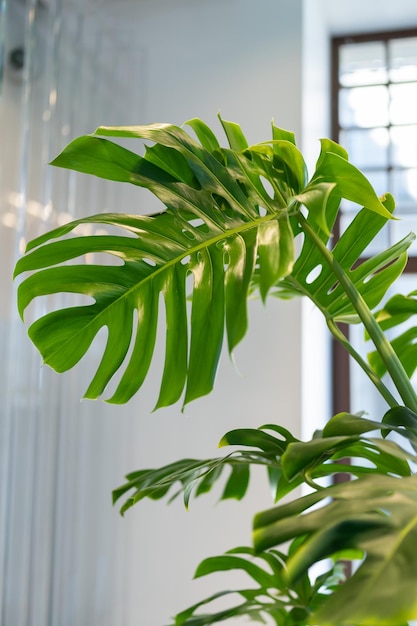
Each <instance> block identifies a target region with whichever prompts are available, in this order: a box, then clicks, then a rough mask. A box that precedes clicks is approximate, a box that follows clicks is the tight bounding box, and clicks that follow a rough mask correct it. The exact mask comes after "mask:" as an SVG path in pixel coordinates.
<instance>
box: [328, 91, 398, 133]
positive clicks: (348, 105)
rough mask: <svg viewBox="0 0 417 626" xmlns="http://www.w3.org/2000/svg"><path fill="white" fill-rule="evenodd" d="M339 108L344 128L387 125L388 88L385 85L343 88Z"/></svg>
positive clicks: (341, 123)
mask: <svg viewBox="0 0 417 626" xmlns="http://www.w3.org/2000/svg"><path fill="white" fill-rule="evenodd" d="M339 108H340V125H341V127H342V128H346V127H352V126H356V127H359V128H370V127H373V126H386V125H387V124H388V89H387V88H386V87H383V86H378V87H358V88H356V89H355V88H353V89H341V91H340V99H339Z"/></svg>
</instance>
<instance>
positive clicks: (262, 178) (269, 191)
mask: <svg viewBox="0 0 417 626" xmlns="http://www.w3.org/2000/svg"><path fill="white" fill-rule="evenodd" d="M259 181H260V183H261V185H262V187H263V188H264V189H265V191H266V193H267V194H268V196H269V197H270V198H271V199H273V198H274V188H273V186H272V184H271V183H270V181H269V180H268V179H267V178H265V176H259Z"/></svg>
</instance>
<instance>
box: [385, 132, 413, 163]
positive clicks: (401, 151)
mask: <svg viewBox="0 0 417 626" xmlns="http://www.w3.org/2000/svg"><path fill="white" fill-rule="evenodd" d="M391 141H392V157H391V158H392V164H393V165H394V166H397V167H417V126H401V127H394V128H391Z"/></svg>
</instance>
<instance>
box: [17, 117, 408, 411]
mask: <svg viewBox="0 0 417 626" xmlns="http://www.w3.org/2000/svg"><path fill="white" fill-rule="evenodd" d="M188 124H189V125H190V126H191V128H192V130H193V131H194V133H195V135H196V136H197V139H198V141H196V140H195V139H192V138H191V136H190V135H189V134H187V133H186V132H185V131H184V130H183V129H182V128H179V127H176V126H172V125H168V124H159V125H150V126H138V127H129V128H119V127H115V128H108V127H104V128H99V129H98V130H97V131H96V133H95V134H94V135H89V136H85V137H80V138H79V139H76V140H75V141H73V142H72V143H71V144H69V146H68V147H67V148H66V149H65V150H64V151H63V152H62V153H61V154H60V155H59V156H58V157H57V158H56V159H55V160H54V161H53V164H54V165H56V166H59V167H64V168H69V169H74V170H77V171H80V172H84V173H87V174H94V175H96V176H99V177H103V178H107V179H111V180H115V181H119V182H128V183H131V184H134V185H138V186H141V187H145V188H147V189H149V190H150V191H151V192H152V193H153V194H155V195H156V196H157V197H158V198H159V199H160V200H161V201H162V202H163V204H164V205H165V207H166V210H165V211H164V212H162V213H160V214H157V215H152V216H140V215H119V214H102V215H97V216H93V217H86V218H83V219H80V220H77V221H75V222H72V223H70V224H68V225H65V226H63V227H61V228H57V229H56V230H54V231H52V232H50V233H48V234H46V235H43V236H41V237H39V238H38V239H36V240H34V241H32V242H31V243H30V244H29V246H28V250H27V254H26V256H25V257H23V258H22V259H21V260H20V261H19V262H18V264H17V267H16V275H18V274H21V273H22V272H32V274H31V275H30V276H29V277H28V278H26V279H25V280H24V281H23V282H22V284H21V285H20V287H19V296H18V298H19V310H20V313H21V315H23V314H24V311H25V309H26V308H27V307H28V305H29V304H30V303H31V301H32V300H33V299H34V298H37V297H39V296H46V295H49V294H54V293H59V292H72V293H76V294H82V295H84V296H90V297H91V298H92V299H93V303H90V302H89V303H88V304H84V305H80V306H73V307H71V308H65V309H62V310H58V311H52V312H50V313H48V314H47V315H45V316H44V317H41V318H40V319H38V320H37V321H36V322H35V323H34V324H33V325H32V326H31V327H30V329H29V335H30V337H31V338H32V340H33V342H34V343H35V345H36V346H37V347H38V349H39V350H40V352H41V354H42V356H43V358H44V361H45V363H47V364H48V365H50V366H51V367H52V368H53V369H55V370H56V371H58V372H63V371H65V370H67V369H69V368H71V367H73V366H74V365H75V364H76V363H77V362H78V361H79V360H80V359H81V358H82V357H83V355H84V354H85V353H86V351H87V350H88V349H89V346H90V345H91V343H92V341H93V339H94V337H95V336H96V335H97V333H98V332H99V331H100V330H101V329H102V328H106V329H107V333H108V338H107V344H106V347H105V349H104V354H103V358H102V360H101V362H100V364H99V366H98V369H97V371H96V373H95V375H94V377H93V379H92V381H91V383H90V385H89V387H88V389H87V391H86V394H85V396H86V397H87V398H97V397H98V396H100V395H101V394H102V393H103V392H104V391H105V390H106V387H107V386H108V384H109V383H110V381H112V380H113V379H114V378H116V380H117V385H116V389H115V391H114V393H113V395H112V396H111V397H110V398H109V401H110V402H114V403H123V402H126V401H128V400H129V399H130V398H131V397H132V396H133V395H134V394H135V393H136V391H137V390H138V389H139V388H140V387H141V385H142V383H143V381H144V379H145V377H146V375H147V372H148V369H149V366H150V363H151V360H152V356H153V350H154V346H155V340H156V332H157V319H158V306H159V301H160V297H161V296H162V298H163V301H164V307H165V321H166V353H165V365H164V371H163V374H162V383H161V389H160V394H159V398H158V401H157V405H156V406H157V407H161V406H167V405H170V404H173V403H175V402H176V401H177V400H178V399H179V398H180V397H181V395H182V394H183V391H184V389H185V394H184V403H187V402H189V401H191V400H193V399H195V398H198V397H200V396H202V395H204V394H206V393H208V392H209V391H210V390H211V389H212V386H213V380H214V377H215V373H216V369H217V364H218V359H219V355H220V352H221V348H222V344H223V337H224V328H225V327H226V333H227V341H228V347H229V351H230V352H231V351H232V350H233V349H234V347H235V346H236V345H237V343H238V342H239V341H240V340H241V339H242V337H243V336H244V334H245V332H246V328H247V310H246V307H247V296H248V293H249V292H250V291H251V290H252V289H253V286H254V285H256V286H257V287H258V288H259V292H260V294H261V297H262V298H263V299H265V298H266V296H267V294H268V292H269V291H270V290H271V288H272V287H273V286H274V285H277V284H278V283H280V281H282V280H283V279H285V278H286V277H288V281H286V283H285V284H284V291H283V293H287V292H289V291H291V292H292V293H297V294H300V293H301V294H308V295H310V297H313V300H314V301H315V302H316V304H318V305H319V307H320V308H321V309H322V310H323V311H324V312H325V314H326V315H327V312H329V315H330V316H334V315H335V313H334V312H333V311H332V307H333V308H335V307H336V309H337V311H336V313H338V312H339V311H340V312H342V313H343V314H348V315H350V314H351V309H352V307H351V304H349V302H348V301H347V299H346V297H345V295H344V293H343V289H342V288H341V287H340V286H337V285H336V286H335V279H334V276H333V274H332V270H331V267H327V268H326V269H325V270H324V269H323V271H322V273H321V275H320V277H319V279H320V281H321V286H320V289H317V288H316V282H313V283H311V281H309V276H310V274H311V270H312V269H314V267H316V266H318V265H321V266H322V267H323V265H324V264H323V259H321V258H320V253H319V252H317V250H316V248H315V246H314V242H313V241H312V240H310V239H309V237H306V238H305V242H304V246H303V249H302V254H301V257H300V258H299V259H298V261H297V263H296V266H295V268H294V270H295V271H294V272H293V273H292V270H293V264H294V236H295V235H296V234H298V233H299V232H300V231H301V230H303V229H304V231H305V230H306V228H308V229H310V230H311V231H312V232H313V233H314V234H315V236H317V237H318V238H319V239H320V241H325V240H326V238H327V239H328V237H329V235H330V229H331V226H332V223H333V221H334V219H335V216H336V213H337V210H338V205H339V200H340V198H341V197H345V198H348V199H349V200H352V201H355V202H358V203H365V204H366V207H367V208H366V210H364V215H365V214H366V215H368V213H369V211H368V209H371V211H372V212H373V217H374V218H375V217H377V218H378V220H379V221H378V220H377V228H380V227H382V225H383V224H384V223H385V221H386V220H387V219H390V217H391V211H392V208H393V206H392V203H391V204H390V203H389V202H388V204H387V206H385V205H384V204H383V203H382V202H381V201H380V200H379V199H378V198H377V196H376V195H375V192H374V191H373V189H372V187H371V186H370V184H369V182H368V181H367V180H366V178H365V177H364V176H363V175H362V174H361V173H360V172H359V171H358V170H357V169H356V168H354V166H353V165H351V164H350V163H349V162H348V161H347V158H346V154H345V152H344V151H343V149H342V148H340V146H337V145H336V144H333V143H332V142H328V141H323V142H322V152H321V155H320V158H319V161H318V165H317V170H316V172H315V174H314V176H313V178H312V179H311V181H310V182H309V183H308V184H307V174H306V167H305V164H304V160H303V157H302V155H301V153H300V152H299V150H298V149H297V147H296V146H295V142H294V136H293V135H292V133H289V132H288V131H284V130H280V129H278V128H277V127H276V126H274V125H273V127H272V130H273V138H272V140H271V141H270V142H267V143H261V144H257V145H255V146H252V147H249V146H248V144H247V142H246V139H245V137H244V135H243V133H242V131H241V129H240V127H239V126H238V125H236V124H233V123H231V122H226V121H224V120H222V124H223V128H224V130H225V133H226V136H227V139H228V142H229V148H221V147H220V145H219V143H218V141H217V139H216V137H215V136H214V134H213V133H212V131H211V130H210V129H209V128H208V127H207V126H206V125H205V124H203V122H201V121H200V120H191V121H190V122H189V123H188ZM99 135H100V136H99ZM104 136H114V137H122V138H140V139H141V140H146V141H149V142H151V143H152V145H151V146H150V147H149V146H148V147H147V148H146V151H145V155H144V156H143V157H142V156H139V155H137V154H135V153H133V152H131V151H129V150H126V149H125V148H124V147H121V146H120V145H118V144H116V143H114V142H112V141H109V140H108V139H105V138H103V137H104ZM302 205H304V206H305V207H307V209H308V217H307V220H306V219H305V217H304V216H303V214H302V212H301V207H302ZM374 213H377V214H378V215H377V216H375V215H374ZM361 220H362V221H361V222H360V224H359V225H358V228H357V229H356V231H358V229H359V230H360V231H361V232H362V231H365V232H367V224H365V222H366V218H365V217H363V218H361ZM302 221H304V222H305V224H304V226H303V223H302ZM369 223H370V224H374V223H375V221H372V220H371V219H370V220H369ZM83 224H90V225H91V224H95V225H97V226H100V227H102V226H103V225H106V226H109V227H112V228H113V230H114V227H116V229H118V230H119V231H120V233H119V234H116V235H115V234H113V232H112V233H111V234H110V233H109V234H108V235H101V234H100V235H99V234H97V235H93V236H77V234H76V232H77V231H76V228H77V226H81V225H83ZM365 226H366V228H365ZM369 228H370V226H369ZM74 230H75V236H74V233H72V231H74ZM368 230H369V229H368ZM356 231H355V232H351V233H350V235H349V236H347V237H346V239H345V240H344V244H343V245H344V246H345V247H346V248H347V249H348V250H349V249H350V248H349V242H350V244H351V245H352V246H353V250H352V251H351V252H350V253H349V252H348V253H344V254H342V255H340V257H341V258H340V262H341V263H342V264H344V267H345V269H346V270H347V271H350V270H351V266H352V263H354V261H355V260H356V259H357V257H358V254H359V253H360V252H361V250H362V249H363V246H362V245H361V246H358V245H356V244H355V243H354V240H355V238H356V237H357V232H356ZM362 239H363V238H362ZM338 245H339V248H338V249H340V248H341V247H342V243H340V244H338ZM408 245H409V242H408V240H407V241H403V242H401V243H400V244H399V246H397V247H396V248H395V249H392V250H390V251H388V252H387V253H386V254H385V256H383V258H380V257H378V258H377V259H376V260H374V261H372V260H371V261H370V262H369V263H368V265H367V266H366V268H364V267H362V269H359V270H354V272H356V275H357V281H356V282H360V283H361V285H362V291H363V292H366V293H368V294H375V293H377V296H378V297H371V301H372V304H374V305H375V304H376V303H377V301H379V299H380V297H381V294H382V292H383V286H385V288H387V286H388V285H389V284H390V282H391V281H392V279H393V278H394V277H395V275H398V272H399V271H401V269H402V266H403V264H404V258H405V250H406V248H407V246H408ZM91 253H104V254H105V255H109V257H113V259H114V257H117V258H118V259H119V260H121V265H117V264H114V262H113V263H111V262H109V263H108V264H104V263H103V264H87V263H85V258H86V255H90V254H91ZM335 253H336V252H335ZM67 262H70V264H69V265H68V264H66V263H67ZM388 265H389V267H388ZM385 266H387V267H385ZM383 267H384V269H383V271H382V268H383ZM309 268H310V269H309ZM370 274H375V275H376V274H377V276H375V277H372V278H370ZM189 276H191V279H188V277H189ZM291 276H292V278H291ZM190 280H191V283H192V284H191V293H190V294H188V293H187V286H188V285H189V283H190ZM376 285H379V287H378V288H377V289H376V288H375V287H376ZM312 287H314V289H312ZM334 289H335V290H336V292H337V291H338V290H340V294H337V295H340V297H339V298H338V299H337V300H336V304H334V301H335V294H334V293H331V292H333V291H334ZM320 290H321V292H323V294H324V298H321V299H320V298H319V297H318V296H317V294H318V293H319V292H320ZM188 295H189V296H190V305H188V304H187V297H188Z"/></svg>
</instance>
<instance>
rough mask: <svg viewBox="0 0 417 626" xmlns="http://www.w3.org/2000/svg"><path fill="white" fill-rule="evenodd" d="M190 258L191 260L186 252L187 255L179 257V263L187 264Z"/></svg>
mask: <svg viewBox="0 0 417 626" xmlns="http://www.w3.org/2000/svg"><path fill="white" fill-rule="evenodd" d="M190 260H191V257H190V255H189V254H187V256H185V257H184V258H183V259H181V265H188V264H189V262H190Z"/></svg>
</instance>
